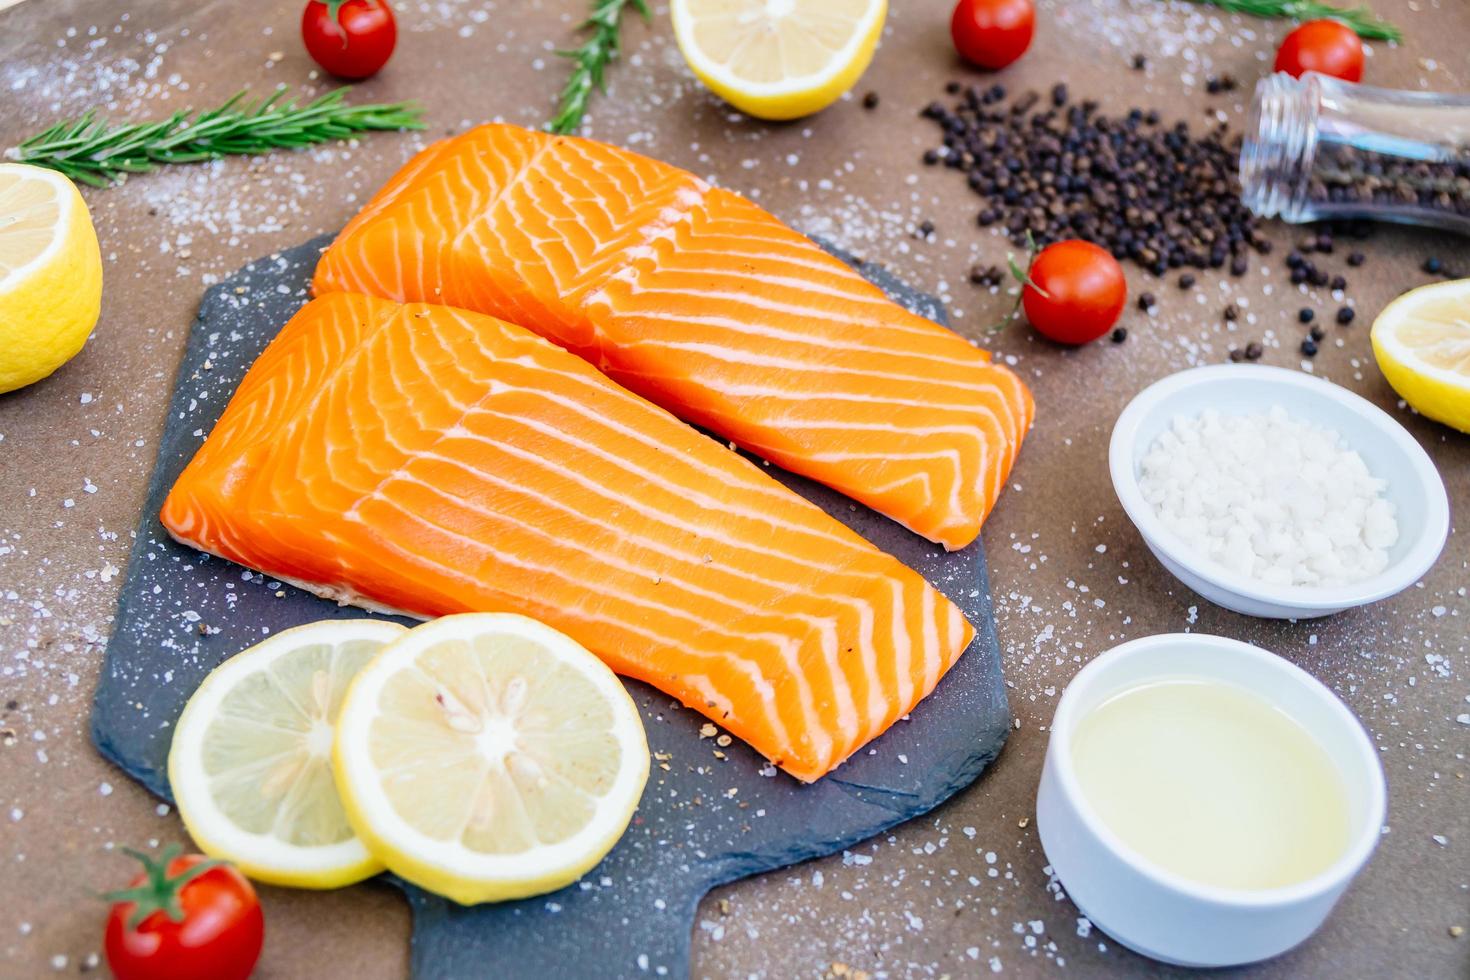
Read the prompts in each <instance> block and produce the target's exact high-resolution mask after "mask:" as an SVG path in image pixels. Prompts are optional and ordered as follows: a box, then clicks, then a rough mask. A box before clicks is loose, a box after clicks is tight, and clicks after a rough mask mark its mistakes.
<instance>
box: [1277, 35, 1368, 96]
mask: <svg viewBox="0 0 1470 980" xmlns="http://www.w3.org/2000/svg"><path fill="white" fill-rule="evenodd" d="M1276 70H1277V71H1284V72H1286V73H1287V74H1288V75H1291V76H1292V77H1293V78H1300V77H1301V76H1302V73H1303V72H1309V71H1317V72H1321V73H1322V74H1324V75H1331V76H1333V77H1334V78H1341V79H1344V80H1345V81H1349V82H1356V81H1360V80H1361V79H1362V77H1363V42H1362V41H1360V40H1358V35H1356V34H1354V33H1353V29H1352V28H1351V27H1348V26H1347V25H1346V24H1343V23H1341V22H1339V21H1335V20H1309V21H1307V22H1306V23H1305V24H1303V25H1302V26H1301V27H1298V28H1297V29H1296V30H1294V31H1292V32H1291V33H1290V34H1288V35H1286V37H1285V38H1283V39H1282V41H1281V47H1279V48H1277V49H1276Z"/></svg>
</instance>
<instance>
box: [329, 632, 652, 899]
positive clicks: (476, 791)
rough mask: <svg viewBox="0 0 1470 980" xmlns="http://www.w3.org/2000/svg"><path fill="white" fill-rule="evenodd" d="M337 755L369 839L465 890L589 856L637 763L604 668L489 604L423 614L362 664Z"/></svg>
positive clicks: (636, 775) (531, 877)
mask: <svg viewBox="0 0 1470 980" xmlns="http://www.w3.org/2000/svg"><path fill="white" fill-rule="evenodd" d="M335 759H336V762H337V766H336V775H337V785H338V789H339V790H340V792H341V796H342V802H343V804H344V805H345V806H346V807H347V813H348V816H349V817H350V818H351V820H352V823H353V826H354V827H356V828H357V832H358V834H359V835H360V836H361V837H362V838H363V840H364V841H365V842H366V843H367V845H368V847H369V848H370V849H371V850H372V852H373V853H374V854H375V855H376V856H377V857H378V858H380V859H381V860H382V861H383V863H384V864H386V865H387V866H388V868H389V869H390V870H392V871H393V872H395V873H396V874H398V875H399V876H401V877H403V878H405V879H407V880H409V881H412V882H414V883H415V884H417V885H420V886H421V887H423V888H427V889H428V890H430V891H433V892H437V893H438V894H440V895H444V896H446V897H448V898H451V899H454V900H455V901H457V902H460V903H462V904H471V903H474V902H485V901H499V900H502V899H511V898H524V897H526V896H528V895H537V894H541V893H543V892H548V891H552V890H554V889H557V888H560V887H562V886H563V885H566V884H569V883H570V882H572V881H575V880H576V879H577V878H578V877H580V876H581V875H583V874H584V873H586V872H587V871H589V870H591V868H592V867H593V866H594V865H596V864H597V862H598V861H600V860H601V859H602V858H603V856H604V855H605V854H607V852H608V851H610V850H611V849H612V846H613V845H614V844H615V843H617V840H618V838H619V837H621V836H622V834H623V831H624V830H626V829H627V826H628V822H629V820H631V819H632V816H633V811H634V809H635V808H636V807H637V805H638V799H639V797H640V796H641V795H642V793H643V785H644V783H645V782H646V781H647V779H648V765H649V760H648V743H647V741H646V740H645V738H644V733H643V723H642V721H641V719H640V718H639V716H638V709H637V707H636V706H635V705H634V704H633V701H632V699H631V698H630V697H629V696H628V693H627V691H626V690H624V688H623V685H622V683H621V682H620V681H619V680H618V679H617V677H615V676H614V675H613V673H612V671H610V670H608V668H607V667H606V666H604V665H603V663H602V662H601V661H600V660H598V659H597V658H596V657H594V656H593V655H592V654H590V653H588V652H587V651H586V650H585V649H583V648H582V647H581V646H579V645H578V644H577V643H575V642H573V641H572V640H571V639H569V638H568V637H566V636H564V635H562V634H561V633H558V632H556V631H555V630H553V629H551V628H550V627H548V626H544V625H542V624H540V623H537V622H535V621H534V620H530V619H527V618H525V617H522V616H513V615H507V614H496V613H468V614H463V615H458V616H446V617H444V618H442V619H437V620H434V621H433V622H431V623H427V624H425V625H424V626H420V627H418V628H417V629H415V630H413V631H412V632H411V633H409V634H408V635H407V636H406V637H404V638H403V639H402V640H399V641H398V642H397V643H395V644H393V645H392V646H391V647H389V648H388V649H386V650H385V651H383V653H382V654H381V655H380V656H379V657H378V658H377V659H376V660H374V661H373V662H372V663H371V664H369V665H368V666H367V667H366V668H364V669H363V671H362V672H361V673H360V674H359V675H358V676H357V679H356V680H355V681H353V684H352V687H351V689H350V690H349V691H348V694H347V698H346V701H345V702H344V704H343V706H342V714H341V716H340V717H339V719H338V724H337V741H336V749H335Z"/></svg>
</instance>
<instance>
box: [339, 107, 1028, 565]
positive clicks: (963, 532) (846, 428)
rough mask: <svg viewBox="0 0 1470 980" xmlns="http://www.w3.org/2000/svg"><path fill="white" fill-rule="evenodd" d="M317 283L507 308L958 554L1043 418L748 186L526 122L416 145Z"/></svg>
mask: <svg viewBox="0 0 1470 980" xmlns="http://www.w3.org/2000/svg"><path fill="white" fill-rule="evenodd" d="M313 288H314V290H315V293H316V295H318V296H322V295H326V294H328V293H332V292H339V291H348V292H361V293H368V294H371V295H374V296H381V297H384V298H386V299H392V300H396V301H398V302H409V301H419V302H430V303H443V304H447V305H450V306H456V307H463V308H465V309H470V310H476V311H479V312H481V313H488V314H490V315H492V316H496V317H500V318H502V319H505V320H509V321H511V322H514V323H519V324H521V325H523V326H525V327H528V328H530V329H531V330H534V331H536V332H537V333H539V334H540V335H541V336H543V337H545V338H547V339H548V340H551V341H553V342H554V343H556V344H558V345H560V346H561V347H564V348H566V349H567V350H569V351H572V352H573V353H575V354H578V355H579V356H581V357H583V358H584V359H586V360H587V361H588V362H589V363H591V364H593V365H595V366H596V367H598V368H599V369H600V370H602V371H603V372H605V373H606V374H607V375H608V376H609V377H611V378H612V379H613V380H615V381H617V382H618V383H620V384H622V385H623V386H625V387H627V388H629V389H631V390H633V391H635V392H637V393H639V394H641V395H643V396H644V397H645V398H647V399H649V400H650V401H652V402H654V403H656V404H658V405H661V406H663V407H664V408H666V409H668V410H669V411H670V412H673V413H674V414H675V415H678V416H679V417H681V418H683V419H685V420H686V421H689V422H692V423H695V424H697V425H701V426H704V427H705V428H708V429H710V430H712V431H714V432H717V433H719V434H720V435H722V436H724V437H725V438H727V439H730V440H732V441H734V442H735V443H737V444H739V445H741V446H743V447H745V448H746V449H748V450H750V451H751V452H753V453H755V454H757V455H759V456H761V457H763V458H765V459H768V460H770V461H772V462H773V463H776V464H778V465H780V466H783V467H785V468H786V469H788V470H790V471H792V472H794V473H800V474H802V475H804V476H807V477H810V478H811V479H814V480H817V481H819V482H821V483H825V484H826V485H827V486H829V487H832V488H833V489H835V490H837V491H839V492H841V493H843V494H846V495H847V496H849V497H851V498H852V499H854V500H858V501H861V502H862V503H864V504H867V505H868V506H869V507H871V508H873V509H874V510H876V511H878V512H880V513H882V514H886V515H887V516H889V517H891V518H893V519H894V520H896V521H898V522H899V523H901V524H903V525H904V526H906V527H908V528H910V529H911V530H913V531H915V532H916V533H918V534H921V535H923V536H924V537H926V538H928V539H929V540H931V541H935V542H938V543H940V544H942V545H944V546H945V547H946V548H950V549H955V548H962V547H964V546H965V545H967V544H969V543H970V542H972V541H974V540H975V538H976V536H977V535H978V534H979V533H980V526H981V524H982V523H983V522H984V520H985V517H986V515H987V514H989V513H990V510H991V508H992V507H993V506H994V505H995V501H996V498H997V496H998V495H999V494H1000V492H1001V489H1002V487H1004V486H1005V483H1006V478H1007V475H1008V474H1009V473H1010V470H1011V466H1012V464H1013V463H1014V461H1015V458H1016V453H1017V452H1018V451H1019V449H1020V446H1021V441H1022V438H1023V437H1024V436H1025V434H1026V432H1027V430H1028V429H1029V428H1030V426H1031V421H1032V416H1033V414H1034V405H1033V403H1032V399H1031V395H1030V393H1029V392H1028V391H1027V389H1026V387H1025V385H1023V384H1022V383H1021V381H1020V379H1018V378H1017V377H1016V376H1015V374H1013V373H1012V372H1011V371H1009V370H1008V369H1006V368H1004V367H1001V366H998V365H993V364H991V363H989V360H990V358H989V355H988V354H987V353H985V352H984V351H982V350H980V349H978V348H976V347H975V346H974V345H972V344H971V343H969V342H968V341H966V340H965V339H964V338H962V337H960V336H959V335H957V334H955V333H953V332H951V331H949V330H946V329H944V328H943V327H940V326H938V325H936V324H934V323H931V322H929V321H928V320H926V319H924V318H922V317H920V316H916V315H914V314H912V313H910V312H908V311H907V310H905V309H903V308H902V307H900V306H898V305H897V304H895V303H893V302H891V301H889V300H888V299H887V298H886V297H885V296H884V295H883V293H882V292H881V291H880V290H879V289H878V288H877V287H875V286H873V285H872V284H871V283H869V282H867V281H866V280H865V279H863V277H862V276H860V275H858V274H857V273H856V272H854V271H853V270H852V269H851V268H849V267H848V266H847V265H846V264H844V263H843V262H841V261H839V260H838V259H836V258H834V257H832V256H830V255H828V254H827V253H826V252H824V251H822V249H820V248H819V247H817V245H815V244H814V243H813V242H811V241H810V240H809V239H807V238H805V237H804V236H802V235H800V234H798V233H797V232H795V231H793V230H791V229H790V228H788V227H786V226H785V225H784V224H782V223H781V222H780V221H778V220H777V219H776V218H774V217H772V216H771V215H770V214H768V213H766V212H765V211H763V210H762V209H760V208H759V207H757V206H756V205H754V204H752V203H751V202H749V201H747V200H745V199H744V198H742V197H740V196H738V195H736V194H733V193H731V192H729V191H726V190H721V189H719V188H715V187H711V186H710V185H708V184H707V183H705V182H704V181H702V180H700V179H699V178H698V177H695V176H694V175H693V174H690V173H687V172H685V171H683V170H680V169H678V168H676V167H672V166H669V165H667V164H664V163H660V162H659V161H656V160H651V159H649V158H647V157H643V156H640V155H638V154H636V153H630V152H628V151H626V150H622V149H618V148H616V147H613V146H608V145H606V144H603V143H598V142H594V141H591V140H585V139H577V138H574V137H562V136H551V135H548V134H546V133H541V132H535V131H532V130H527V129H521V128H520V127H517V126H509V125H487V126H480V127H478V128H476V129H472V130H469V131H468V132H466V133H464V134H462V135H460V136H457V137H454V138H453V139H448V140H445V141H443V142H440V143H436V144H434V145H433V146H430V147H429V148H428V149H426V150H424V151H423V152H422V153H420V154H419V155H418V156H416V157H414V158H413V159H412V160H411V161H409V163H408V164H407V165H405V166H404V167H403V169H402V170H400V171H399V172H398V174H397V175H396V176H394V177H393V178H392V179H391V180H390V181H389V182H388V183H387V185H386V186H384V187H383V189H382V190H381V191H379V192H378V194H377V195H376V196H375V197H374V198H373V199H372V200H371V201H370V202H369V203H368V205H367V206H366V207H365V208H363V210H362V211H361V213H359V214H358V215H357V216H356V217H355V218H354V219H353V220H352V221H351V223H350V224H348V225H347V227H346V228H345V229H344V230H343V232H342V234H341V235H340V236H339V237H338V238H337V240H336V242H335V243H333V245H332V246H331V248H329V249H328V250H327V252H326V254H325V255H323V256H322V259H321V262H320V264H319V265H318V267H317V271H316V276H315V281H314V283H313Z"/></svg>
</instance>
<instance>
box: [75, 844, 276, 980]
mask: <svg viewBox="0 0 1470 980" xmlns="http://www.w3.org/2000/svg"><path fill="white" fill-rule="evenodd" d="M127 853H129V854H131V855H132V856H133V857H135V858H137V859H138V860H139V861H141V862H143V873H142V874H140V875H138V876H137V877H136V878H134V879H133V881H132V883H131V884H130V885H129V886H128V887H127V888H126V889H124V890H123V891H118V892H112V893H110V894H108V895H106V896H104V897H105V898H107V899H109V900H110V901H112V903H113V905H112V910H111V911H110V912H109V913H108V916H107V932H106V935H105V938H104V945H105V948H106V950H107V965H108V966H110V967H111V968H112V973H113V976H115V977H116V978H117V980H245V978H246V977H248V976H250V971H251V970H253V969H255V961H256V960H257V959H259V958H260V945H261V942H262V941H263V940H264V938H265V918H264V917H263V916H262V915H261V912H260V902H259V901H258V900H257V899H256V897H255V889H254V888H253V887H251V885H250V882H249V881H247V880H246V879H245V876H244V875H242V874H240V872H238V871H236V870H235V868H234V866H233V865H230V864H226V863H224V862H220V861H210V860H208V859H206V858H205V857H204V855H202V854H186V855H183V856H179V848H178V845H174V846H172V847H170V848H168V849H167V850H165V851H164V852H163V855H162V860H158V861H155V860H153V859H152V858H150V857H148V855H146V854H141V853H139V852H137V851H134V850H131V849H127Z"/></svg>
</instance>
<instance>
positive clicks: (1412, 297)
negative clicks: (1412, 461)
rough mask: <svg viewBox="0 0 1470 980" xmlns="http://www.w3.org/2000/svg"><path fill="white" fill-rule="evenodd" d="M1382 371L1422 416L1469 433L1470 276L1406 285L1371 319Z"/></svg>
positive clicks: (1376, 354)
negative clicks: (1402, 290) (1401, 293)
mask: <svg viewBox="0 0 1470 980" xmlns="http://www.w3.org/2000/svg"><path fill="white" fill-rule="evenodd" d="M1372 336H1373V354H1374V356H1375V357H1377V359H1378V367H1379V369H1380V370H1382V371H1383V376H1384V377H1385V378H1387V379H1388V383H1389V384H1390V385H1392V386H1393V389H1394V391H1397V392H1398V393H1399V395H1400V396H1402V398H1403V399H1404V401H1406V402H1408V403H1409V404H1410V405H1411V406H1413V408H1414V410H1415V411H1416V412H1418V413H1419V414H1420V415H1424V416H1427V417H1428V418H1431V419H1434V420H1435V421H1438V422H1443V423H1444V424H1445V425H1448V426H1450V427H1451V428H1453V429H1458V430H1460V431H1461V432H1470V279H1459V280H1456V281H1454V282H1441V283H1435V284H1433V285H1429V286H1421V287H1419V288H1418V289H1413V290H1410V291H1409V292H1407V293H1405V294H1404V295H1402V296H1400V297H1399V298H1398V299H1396V300H1394V301H1393V302H1392V303H1390V304H1388V306H1386V307H1385V308H1384V310H1383V312H1382V313H1380V314H1378V319H1377V320H1375V321H1373V335H1372Z"/></svg>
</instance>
